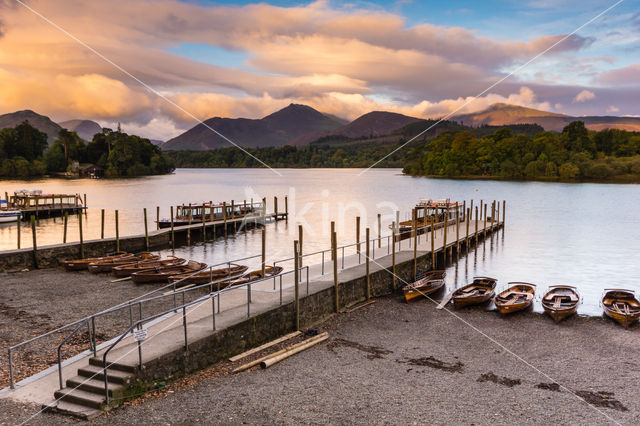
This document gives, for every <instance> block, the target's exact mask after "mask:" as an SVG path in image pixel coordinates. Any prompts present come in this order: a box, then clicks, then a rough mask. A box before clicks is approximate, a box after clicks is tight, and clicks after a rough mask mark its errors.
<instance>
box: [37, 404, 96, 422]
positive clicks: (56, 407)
mask: <svg viewBox="0 0 640 426" xmlns="http://www.w3.org/2000/svg"><path fill="white" fill-rule="evenodd" d="M43 408H44V409H45V410H48V411H54V412H56V413H60V414H66V415H68V416H73V417H77V418H79V419H82V420H92V419H94V418H95V417H97V416H99V415H100V414H102V413H104V411H102V410H99V409H97V408H91V407H87V406H84V405H80V404H75V403H73V402H68V401H57V402H55V403H54V404H53V405H49V404H46V405H45V406H44V407H43Z"/></svg>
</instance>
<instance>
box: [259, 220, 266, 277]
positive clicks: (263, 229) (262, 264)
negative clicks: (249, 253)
mask: <svg viewBox="0 0 640 426" xmlns="http://www.w3.org/2000/svg"><path fill="white" fill-rule="evenodd" d="M266 233H267V230H266V229H265V228H264V227H263V228H262V258H261V259H262V260H261V264H260V270H261V271H262V276H263V277H264V268H265V264H266V254H267V239H266Z"/></svg>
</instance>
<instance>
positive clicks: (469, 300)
mask: <svg viewBox="0 0 640 426" xmlns="http://www.w3.org/2000/svg"><path fill="white" fill-rule="evenodd" d="M493 295H494V292H493V291H488V292H487V293H486V294H485V295H482V296H477V297H455V296H454V297H453V305H454V306H455V307H456V309H460V308H464V307H467V306H472V305H480V304H482V303H486V302H488V301H489V300H491V298H492V297H493Z"/></svg>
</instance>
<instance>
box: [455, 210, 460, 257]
mask: <svg viewBox="0 0 640 426" xmlns="http://www.w3.org/2000/svg"><path fill="white" fill-rule="evenodd" d="M456 256H460V209H459V206H458V202H457V201H456Z"/></svg>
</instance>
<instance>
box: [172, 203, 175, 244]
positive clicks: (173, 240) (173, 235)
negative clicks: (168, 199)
mask: <svg viewBox="0 0 640 426" xmlns="http://www.w3.org/2000/svg"><path fill="white" fill-rule="evenodd" d="M171 248H172V249H175V248H176V236H175V233H174V232H173V206H171Z"/></svg>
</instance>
